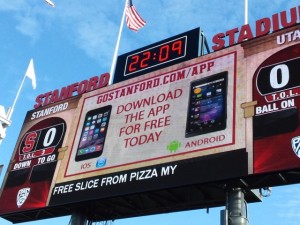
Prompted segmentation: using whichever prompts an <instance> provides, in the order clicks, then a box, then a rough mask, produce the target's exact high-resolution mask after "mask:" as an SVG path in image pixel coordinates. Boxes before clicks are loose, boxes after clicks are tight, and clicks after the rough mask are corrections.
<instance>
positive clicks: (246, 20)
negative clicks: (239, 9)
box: [244, 0, 248, 24]
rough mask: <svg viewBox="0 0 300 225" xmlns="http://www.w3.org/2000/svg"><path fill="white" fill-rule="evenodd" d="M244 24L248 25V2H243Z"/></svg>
mask: <svg viewBox="0 0 300 225" xmlns="http://www.w3.org/2000/svg"><path fill="white" fill-rule="evenodd" d="M244 12H245V24H248V0H245V10H244Z"/></svg>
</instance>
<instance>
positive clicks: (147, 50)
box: [114, 28, 200, 83]
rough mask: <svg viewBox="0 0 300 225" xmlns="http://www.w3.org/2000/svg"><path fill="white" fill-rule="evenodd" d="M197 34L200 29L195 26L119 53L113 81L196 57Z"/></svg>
mask: <svg viewBox="0 0 300 225" xmlns="http://www.w3.org/2000/svg"><path fill="white" fill-rule="evenodd" d="M199 36H200V29H199V28H196V29H193V30H190V31H187V32H185V33H182V34H179V35H176V36H174V37H171V38H168V39H165V40H162V41H160V42H157V43H154V44H151V45H148V46H145V47H143V48H140V49H137V50H135V51H132V52H128V53H126V54H124V55H120V56H119V57H118V60H117V64H116V70H115V75H114V83H117V82H121V81H124V80H127V79H130V78H133V77H136V76H140V75H143V74H146V73H149V72H152V71H155V70H158V69H162V68H164V67H167V66H171V65H174V64H177V63H180V62H184V61H187V60H189V59H193V58H196V57H198V51H199Z"/></svg>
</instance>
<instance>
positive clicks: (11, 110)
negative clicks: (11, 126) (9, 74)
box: [7, 74, 26, 120]
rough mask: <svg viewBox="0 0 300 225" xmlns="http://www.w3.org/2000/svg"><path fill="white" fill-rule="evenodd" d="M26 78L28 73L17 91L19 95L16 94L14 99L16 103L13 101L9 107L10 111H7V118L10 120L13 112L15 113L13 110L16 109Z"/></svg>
mask: <svg viewBox="0 0 300 225" xmlns="http://www.w3.org/2000/svg"><path fill="white" fill-rule="evenodd" d="M25 79H26V74H25V75H24V77H23V80H22V83H21V85H20V87H19V90H18V92H17V96H16V98H15V100H14V103H13V104H12V106H11V107H10V108H9V109H8V112H7V119H8V120H10V118H11V116H12V113H13V111H14V108H15V105H16V103H17V100H18V98H19V95H20V92H21V90H22V87H23V84H24V81H25Z"/></svg>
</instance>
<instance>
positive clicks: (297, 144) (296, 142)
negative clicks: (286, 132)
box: [291, 136, 300, 158]
mask: <svg viewBox="0 0 300 225" xmlns="http://www.w3.org/2000/svg"><path fill="white" fill-rule="evenodd" d="M291 145H292V148H293V151H294V152H295V154H296V155H297V156H298V157H299V158H300V136H297V137H294V138H292V140H291Z"/></svg>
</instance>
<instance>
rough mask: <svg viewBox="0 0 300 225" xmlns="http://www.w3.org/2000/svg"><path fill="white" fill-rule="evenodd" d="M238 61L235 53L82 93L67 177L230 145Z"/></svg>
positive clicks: (217, 150)
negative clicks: (97, 90) (92, 92)
mask: <svg viewBox="0 0 300 225" xmlns="http://www.w3.org/2000/svg"><path fill="white" fill-rule="evenodd" d="M235 67H236V55H235V54H234V53H232V54H228V55H225V56H222V57H219V58H215V59H212V60H209V61H206V62H202V61H201V62H198V63H195V64H192V65H190V66H188V67H185V68H180V69H176V70H174V71H171V72H168V73H163V74H158V75H156V76H153V75H152V74H151V75H149V76H147V75H146V76H143V78H142V79H139V81H136V82H134V83H128V84H127V85H124V86H123V85H122V86H121V85H116V86H114V88H113V89H112V88H107V90H106V89H101V92H100V93H99V94H94V95H92V96H89V97H86V98H84V103H83V105H82V109H81V114H80V119H79V122H78V129H77V133H76V137H75V140H74V143H73V146H72V151H71V155H70V158H69V162H68V167H67V170H66V176H72V175H76V174H83V173H87V172H91V171H97V170H105V169H106V168H115V170H124V169H122V167H123V166H127V168H128V167H130V165H132V166H133V167H135V166H134V165H135V164H137V163H141V162H142V163H143V164H158V163H159V162H160V160H163V161H164V160H166V161H169V160H168V158H172V157H174V155H181V154H184V155H185V157H187V154H190V153H194V152H195V151H202V152H203V154H207V153H205V151H210V150H211V149H214V151H215V152H222V151H225V150H224V149H226V148H224V147H226V146H230V145H233V144H235V140H234V131H235V123H234V117H235V107H236V105H235V102H234V99H235V86H234V85H235V80H236V74H235ZM116 140H117V141H116ZM222 147H223V148H222ZM227 150H228V147H227ZM151 161H152V162H151ZM85 165H89V166H85ZM138 167H140V166H138Z"/></svg>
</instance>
